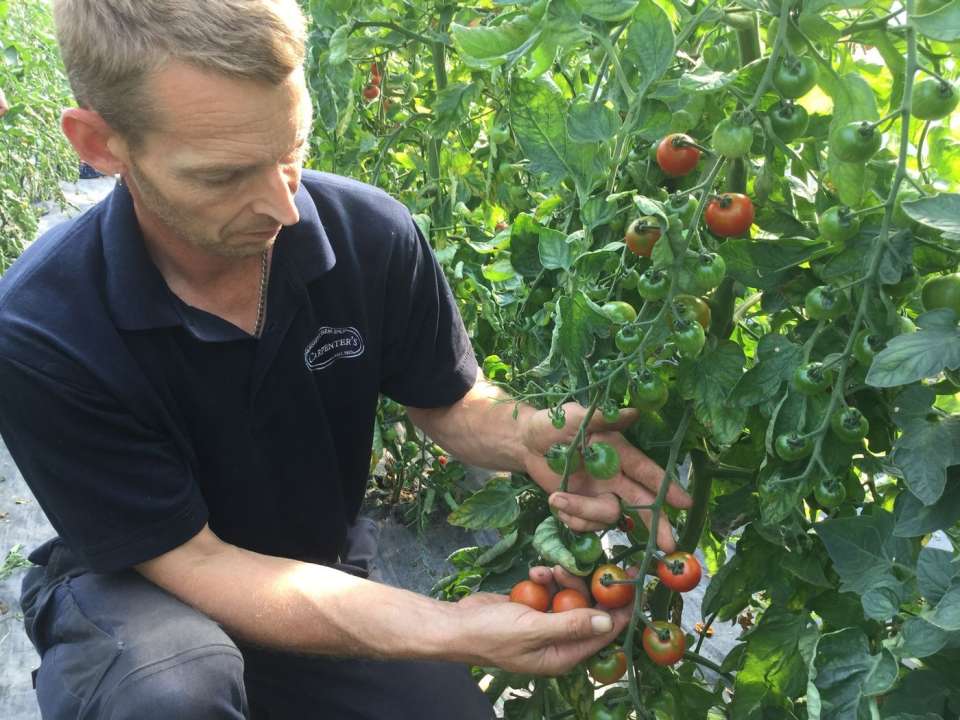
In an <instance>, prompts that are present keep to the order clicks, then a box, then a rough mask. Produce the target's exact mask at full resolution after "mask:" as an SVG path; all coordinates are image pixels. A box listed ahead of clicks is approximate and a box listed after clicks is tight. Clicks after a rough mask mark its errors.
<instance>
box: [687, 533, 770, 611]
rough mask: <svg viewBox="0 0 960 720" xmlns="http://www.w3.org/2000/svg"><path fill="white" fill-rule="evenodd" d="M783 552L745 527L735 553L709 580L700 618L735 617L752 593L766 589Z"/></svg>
mask: <svg viewBox="0 0 960 720" xmlns="http://www.w3.org/2000/svg"><path fill="white" fill-rule="evenodd" d="M782 553H783V550H782V549H781V548H779V547H777V546H776V545H772V544H771V543H768V542H767V541H766V540H764V539H763V538H762V537H760V535H759V534H758V533H757V532H756V530H755V529H754V528H753V526H748V527H747V529H746V530H745V531H744V533H743V536H742V537H741V538H740V540H739V542H738V543H737V552H736V554H735V555H734V556H733V557H731V558H730V559H729V560H728V561H727V562H726V563H725V564H724V565H723V566H721V567H720V569H719V570H718V571H717V572H716V573H715V574H714V576H713V577H712V578H710V584H709V585H708V586H707V589H706V592H704V595H703V615H704V617H707V616H709V615H712V614H713V613H717V614H718V615H717V618H718V619H719V620H720V621H724V620H730V619H732V618H735V617H736V616H737V615H738V614H739V613H740V611H741V610H743V608H745V607H746V606H747V605H748V604H750V601H751V598H752V597H753V594H754V593H756V592H758V591H760V590H761V589H764V588H765V587H768V586H769V584H770V579H771V573H776V572H777V569H776V565H777V561H778V559H779V557H780V556H781V555H782Z"/></svg>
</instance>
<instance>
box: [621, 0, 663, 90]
mask: <svg viewBox="0 0 960 720" xmlns="http://www.w3.org/2000/svg"><path fill="white" fill-rule="evenodd" d="M624 55H625V56H627V57H629V58H630V60H632V61H633V63H634V65H636V66H637V70H638V72H639V74H640V86H639V87H638V88H636V90H637V92H638V93H640V94H643V93H644V92H646V90H647V88H648V87H650V86H651V85H652V84H653V83H655V82H656V81H657V80H659V79H660V76H661V75H663V74H664V73H665V72H666V71H667V69H668V68H669V67H670V66H671V65H672V64H673V61H674V55H675V48H674V37H673V26H672V25H671V24H670V19H669V18H668V17H667V14H666V13H665V12H664V11H663V10H661V9H660V8H659V7H658V6H657V5H656V3H654V2H653V1H652V0H640V2H639V4H638V6H637V10H636V12H634V13H633V20H632V22H631V23H630V28H629V29H628V30H627V48H626V52H625V53H624Z"/></svg>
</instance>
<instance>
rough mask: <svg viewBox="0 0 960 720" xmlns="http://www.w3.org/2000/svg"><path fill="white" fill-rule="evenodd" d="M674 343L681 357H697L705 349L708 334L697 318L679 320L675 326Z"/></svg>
mask: <svg viewBox="0 0 960 720" xmlns="http://www.w3.org/2000/svg"><path fill="white" fill-rule="evenodd" d="M672 339H673V344H674V345H676V346H677V350H678V351H679V353H680V355H681V357H685V358H695V357H697V355H699V354H700V352H701V351H702V350H703V346H704V344H706V342H707V336H706V334H705V333H704V332H703V327H702V326H701V325H700V323H698V322H697V321H696V320H678V321H677V322H675V323H674V327H673V335H672Z"/></svg>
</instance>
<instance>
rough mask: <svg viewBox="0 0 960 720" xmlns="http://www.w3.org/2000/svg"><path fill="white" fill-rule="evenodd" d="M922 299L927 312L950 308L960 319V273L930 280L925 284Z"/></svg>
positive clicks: (921, 292)
mask: <svg viewBox="0 0 960 720" xmlns="http://www.w3.org/2000/svg"><path fill="white" fill-rule="evenodd" d="M920 299H921V300H922V301H923V308H924V309H925V310H937V309H939V308H950V309H951V310H953V313H954V315H956V316H957V318H958V319H960V273H954V274H953V275H942V276H940V277H935V278H930V279H929V280H927V282H925V283H924V284H923V289H922V290H921V291H920Z"/></svg>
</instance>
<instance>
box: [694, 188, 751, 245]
mask: <svg viewBox="0 0 960 720" xmlns="http://www.w3.org/2000/svg"><path fill="white" fill-rule="evenodd" d="M753 216H754V210H753V202H752V201H751V200H750V198H748V197H747V196H746V195H743V194H741V193H723V194H722V195H720V196H719V197H715V198H712V199H711V200H710V203H709V204H708V205H707V211H706V213H705V218H706V222H707V227H708V228H710V232H712V233H713V234H714V235H719V236H720V237H736V236H737V235H743V234H744V233H745V232H746V231H747V230H749V229H750V226H751V225H753Z"/></svg>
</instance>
